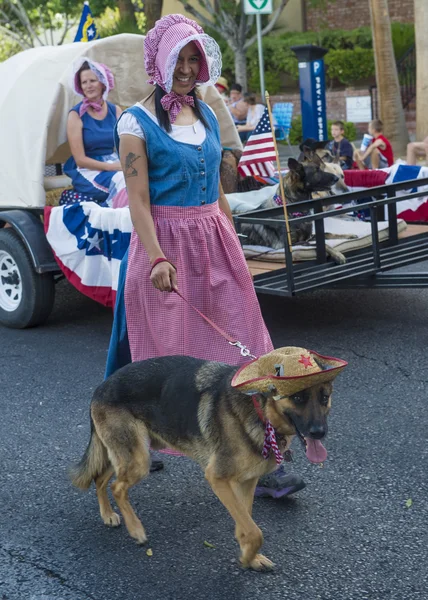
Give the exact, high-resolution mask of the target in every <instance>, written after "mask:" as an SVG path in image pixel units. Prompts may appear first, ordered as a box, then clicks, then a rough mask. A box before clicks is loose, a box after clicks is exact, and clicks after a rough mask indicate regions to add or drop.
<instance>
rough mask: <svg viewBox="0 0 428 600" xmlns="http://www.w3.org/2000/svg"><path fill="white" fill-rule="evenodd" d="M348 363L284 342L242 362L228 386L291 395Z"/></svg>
mask: <svg viewBox="0 0 428 600" xmlns="http://www.w3.org/2000/svg"><path fill="white" fill-rule="evenodd" d="M347 364H348V363H347V362H346V361H345V360H341V359H340V358H332V357H330V356H322V355H321V354H318V353H317V352H314V351H313V350H306V348H297V347H295V346H286V347H284V348H277V349H276V350H272V352H269V354H265V355H264V356H261V357H260V358H257V359H256V360H253V361H251V362H250V363H247V364H245V365H243V366H242V367H241V368H240V369H238V371H237V372H236V373H235V375H234V377H233V379H232V387H233V388H235V389H237V390H239V391H240V392H243V393H244V394H257V393H265V394H270V395H272V394H273V395H274V396H276V395H277V396H281V397H282V396H291V395H292V394H297V392H300V391H302V390H304V389H306V388H309V387H312V386H314V385H318V384H320V383H326V382H328V381H333V379H335V378H336V377H337V376H338V375H339V373H341V372H342V371H343V369H344V368H345V367H346V365H347Z"/></svg>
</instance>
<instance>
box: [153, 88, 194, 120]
mask: <svg viewBox="0 0 428 600" xmlns="http://www.w3.org/2000/svg"><path fill="white" fill-rule="evenodd" d="M161 104H162V106H163V108H164V110H166V111H167V112H169V118H170V121H171V123H175V120H176V118H177V116H178V113H179V112H180V110H181V109H182V107H183V105H184V104H187V105H188V106H195V101H194V99H193V97H192V96H180V94H176V93H175V92H170V93H169V94H166V95H165V96H164V97H163V98H162V99H161Z"/></svg>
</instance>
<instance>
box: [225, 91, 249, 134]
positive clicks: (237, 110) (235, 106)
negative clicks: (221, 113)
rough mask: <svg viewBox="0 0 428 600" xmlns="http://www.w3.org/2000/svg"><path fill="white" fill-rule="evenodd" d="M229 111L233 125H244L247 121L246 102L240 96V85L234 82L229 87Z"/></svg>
mask: <svg viewBox="0 0 428 600" xmlns="http://www.w3.org/2000/svg"><path fill="white" fill-rule="evenodd" d="M229 111H230V114H231V115H232V119H233V121H234V123H235V125H245V124H246V122H247V113H248V104H247V103H246V102H244V98H243V96H242V85H240V84H239V83H234V84H233V85H232V86H231V88H230V101H229Z"/></svg>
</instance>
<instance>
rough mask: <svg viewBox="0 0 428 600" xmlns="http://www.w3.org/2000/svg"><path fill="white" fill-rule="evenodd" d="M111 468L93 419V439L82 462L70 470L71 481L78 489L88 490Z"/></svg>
mask: <svg viewBox="0 0 428 600" xmlns="http://www.w3.org/2000/svg"><path fill="white" fill-rule="evenodd" d="M109 466H110V461H109V458H108V454H107V449H106V447H105V446H104V444H103V443H102V441H101V440H100V438H99V436H98V434H97V432H96V429H95V426H94V422H93V420H92V417H91V439H90V440H89V444H88V447H87V448H86V450H85V454H84V455H83V456H82V459H81V460H80V462H78V463H77V464H75V465H73V466H72V467H71V468H70V479H71V481H72V483H73V485H75V486H76V487H78V488H80V489H81V490H87V489H88V488H89V486H90V485H91V483H92V480H93V479H95V478H96V477H99V476H100V475H102V474H103V473H104V472H105V471H106V470H107V469H108V467H109Z"/></svg>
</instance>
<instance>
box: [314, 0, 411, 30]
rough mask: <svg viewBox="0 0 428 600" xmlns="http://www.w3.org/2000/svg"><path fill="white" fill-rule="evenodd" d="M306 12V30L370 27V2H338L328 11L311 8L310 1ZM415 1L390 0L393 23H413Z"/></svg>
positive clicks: (357, 0)
mask: <svg viewBox="0 0 428 600" xmlns="http://www.w3.org/2000/svg"><path fill="white" fill-rule="evenodd" d="M303 1H304V3H305V10H306V30H307V31H319V30H320V29H326V28H328V29H355V28H356V27H362V26H364V25H370V9H369V3H368V0H336V1H335V2H329V4H328V8H327V10H325V11H324V10H321V9H319V8H318V9H316V8H311V7H310V6H309V3H308V0H303ZM413 2H414V0H389V2H388V4H389V16H390V18H391V20H392V21H399V22H401V23H412V22H413V20H414V12H413V6H414V5H413Z"/></svg>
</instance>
